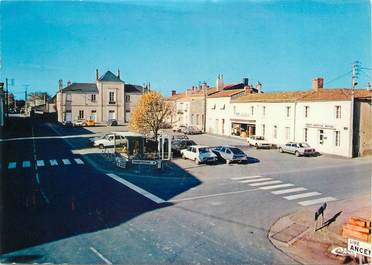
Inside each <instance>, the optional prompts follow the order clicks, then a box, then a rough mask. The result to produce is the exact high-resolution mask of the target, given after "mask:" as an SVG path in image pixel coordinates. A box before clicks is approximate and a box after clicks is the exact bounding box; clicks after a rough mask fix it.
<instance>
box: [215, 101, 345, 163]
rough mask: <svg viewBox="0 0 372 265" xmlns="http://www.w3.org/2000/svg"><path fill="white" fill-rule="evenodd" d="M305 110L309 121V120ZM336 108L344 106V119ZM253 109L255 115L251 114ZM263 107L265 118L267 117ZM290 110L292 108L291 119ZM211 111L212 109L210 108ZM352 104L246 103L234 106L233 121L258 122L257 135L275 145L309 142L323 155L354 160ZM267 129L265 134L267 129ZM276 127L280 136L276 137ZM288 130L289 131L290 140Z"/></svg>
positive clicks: (231, 109) (329, 102)
mask: <svg viewBox="0 0 372 265" xmlns="http://www.w3.org/2000/svg"><path fill="white" fill-rule="evenodd" d="M305 106H308V107H309V109H308V117H307V118H305ZM335 106H341V118H340V119H336V112H335ZM251 107H253V108H254V113H253V115H252V113H251ZM263 107H266V108H265V114H263ZM287 107H290V110H289V117H287ZM208 110H209V108H208ZM351 113H352V110H351V102H350V101H310V102H297V103H294V102H280V103H274V102H246V103H231V106H230V117H231V119H240V120H247V121H248V120H249V121H250V122H249V123H252V121H255V124H256V135H263V136H265V138H266V139H267V140H268V141H270V142H271V143H273V144H285V143H286V142H288V141H301V142H303V141H305V139H304V135H305V130H304V129H305V128H308V131H307V135H308V138H307V142H308V143H309V144H310V145H311V146H312V147H314V148H315V149H316V150H317V151H319V152H321V153H328V154H334V155H340V156H346V157H351V150H352V143H351V127H350V125H351V124H350V119H351ZM262 125H265V134H264V133H263V126H262ZM274 126H276V127H277V129H276V130H277V136H276V137H274ZM286 127H288V128H289V129H288V130H289V138H288V137H287V136H288V135H287V132H286V130H287V129H286ZM321 129H322V130H323V132H324V134H323V135H324V137H325V138H324V141H323V144H320V135H319V134H320V130H321ZM335 131H339V132H340V146H336V139H335V137H336V133H335Z"/></svg>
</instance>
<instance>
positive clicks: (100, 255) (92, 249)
mask: <svg viewBox="0 0 372 265" xmlns="http://www.w3.org/2000/svg"><path fill="white" fill-rule="evenodd" d="M90 250H91V251H93V252H94V254H96V255H97V256H98V257H99V258H100V259H101V260H103V261H104V262H105V263H106V264H112V262H111V261H109V260H108V259H107V258H105V257H104V256H103V255H102V254H101V253H99V252H98V251H97V250H96V249H95V248H94V247H90Z"/></svg>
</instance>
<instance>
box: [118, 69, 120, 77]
mask: <svg viewBox="0 0 372 265" xmlns="http://www.w3.org/2000/svg"><path fill="white" fill-rule="evenodd" d="M118 78H119V79H120V69H119V68H118Z"/></svg>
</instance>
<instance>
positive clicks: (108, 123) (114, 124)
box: [107, 119, 118, 126]
mask: <svg viewBox="0 0 372 265" xmlns="http://www.w3.org/2000/svg"><path fill="white" fill-rule="evenodd" d="M107 126H118V121H117V120H115V119H109V120H108V121H107Z"/></svg>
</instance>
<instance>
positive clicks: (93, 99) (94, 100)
mask: <svg viewBox="0 0 372 265" xmlns="http://www.w3.org/2000/svg"><path fill="white" fill-rule="evenodd" d="M90 100H91V101H92V102H96V94H92V95H91V96H90Z"/></svg>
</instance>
